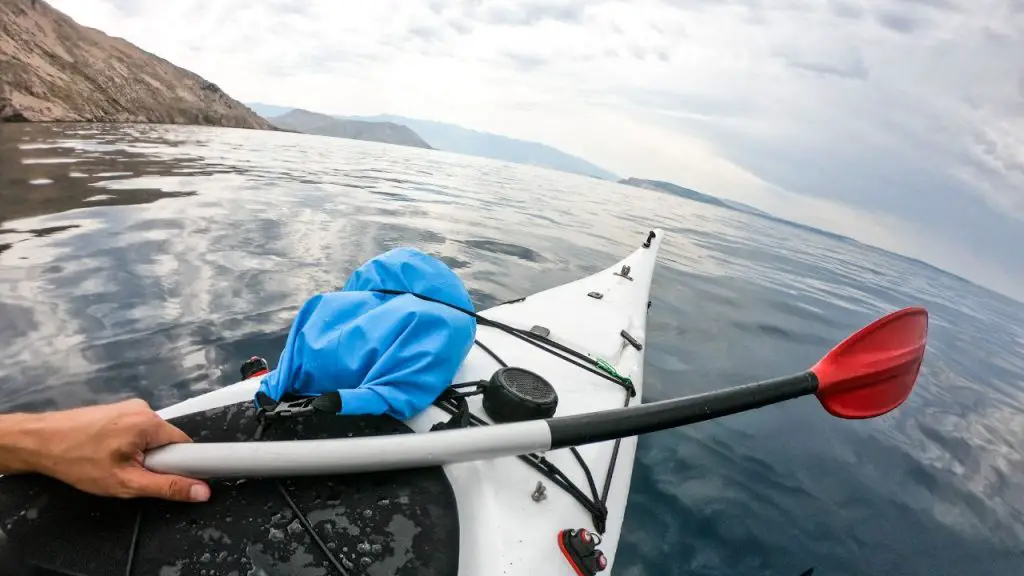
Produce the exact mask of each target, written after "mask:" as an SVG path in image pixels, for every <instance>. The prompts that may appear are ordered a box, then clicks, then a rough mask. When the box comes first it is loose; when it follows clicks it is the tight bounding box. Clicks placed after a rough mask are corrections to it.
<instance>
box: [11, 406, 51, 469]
mask: <svg viewBox="0 0 1024 576" xmlns="http://www.w3.org/2000/svg"><path fill="white" fill-rule="evenodd" d="M44 419H45V417H44V416H41V415H38V414H3V415H0V474H19V473H24V472H38V471H39V461H38V460H39V455H40V450H39V444H40V441H41V439H40V436H41V435H42V428H43V427H44V425H45V424H44V422H43V420H44Z"/></svg>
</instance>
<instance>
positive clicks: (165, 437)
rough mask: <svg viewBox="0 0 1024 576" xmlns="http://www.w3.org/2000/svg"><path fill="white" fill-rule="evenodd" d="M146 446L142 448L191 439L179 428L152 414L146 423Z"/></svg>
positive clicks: (189, 440)
mask: <svg viewBox="0 0 1024 576" xmlns="http://www.w3.org/2000/svg"><path fill="white" fill-rule="evenodd" d="M145 432H146V433H145V438H146V446H145V448H144V450H148V449H150V448H159V447H160V446H164V445H166V444H177V443H180V442H191V441H192V439H191V438H189V437H188V434H185V433H184V432H182V431H181V430H179V429H178V428H177V427H176V426H174V425H173V424H169V423H168V422H167V421H166V420H164V419H163V418H161V417H160V416H157V415H156V414H155V413H154V414H153V418H152V419H151V420H150V421H149V422H148V423H147V425H146V431H145Z"/></svg>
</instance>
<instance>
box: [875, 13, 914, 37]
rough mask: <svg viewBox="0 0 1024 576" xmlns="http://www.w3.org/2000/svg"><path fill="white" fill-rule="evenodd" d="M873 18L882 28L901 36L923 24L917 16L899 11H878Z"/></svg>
mask: <svg viewBox="0 0 1024 576" xmlns="http://www.w3.org/2000/svg"><path fill="white" fill-rule="evenodd" d="M875 18H877V19H878V23H879V24H881V25H882V26H885V27H886V28H888V29H890V30H893V31H895V32H899V33H901V34H910V33H912V32H914V31H915V30H917V29H918V28H920V27H922V26H923V25H924V24H925V20H924V19H923V18H921V17H920V16H919V15H917V14H913V13H911V12H907V11H904V10H899V9H884V10H880V11H879V12H877V13H876V14H875Z"/></svg>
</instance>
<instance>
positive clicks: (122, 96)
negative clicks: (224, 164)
mask: <svg viewBox="0 0 1024 576" xmlns="http://www.w3.org/2000/svg"><path fill="white" fill-rule="evenodd" d="M0 121H40V122H44V121H69V122H156V123H169V124H208V125H215V126H232V127H237V128H259V129H270V128H272V127H271V125H270V124H269V123H268V122H267V121H266V120H264V119H263V118H260V117H259V116H257V115H256V114H255V113H254V112H252V111H251V110H249V109H248V108H246V107H245V106H243V105H242V104H241V103H239V102H238V101H236V100H234V99H232V98H231V97H229V96H228V95H227V94H225V93H224V92H223V91H222V90H221V89H220V88H218V87H217V85H216V84H213V83H212V82H209V81H207V80H204V79H203V78H200V77H199V76H197V75H195V74H193V73H191V72H189V71H188V70H185V69H183V68H179V67H177V66H175V65H174V64H171V63H170V62H168V61H166V60H164V59H162V58H159V57H157V56H154V55H152V54H150V53H148V52H146V51H144V50H141V49H139V48H138V47H137V46H134V45H133V44H130V43H129V42H126V41H124V40H122V39H120V38H111V37H110V36H107V35H106V34H104V33H103V32H100V31H99V30H95V29H92V28H86V27H85V26H80V25H79V24H77V23H76V22H75V21H74V20H72V19H71V18H69V17H68V16H66V15H64V14H63V13H62V12H60V11H58V10H55V9H54V8H52V7H51V6H50V5H48V4H47V3H46V2H44V1H43V0H0Z"/></svg>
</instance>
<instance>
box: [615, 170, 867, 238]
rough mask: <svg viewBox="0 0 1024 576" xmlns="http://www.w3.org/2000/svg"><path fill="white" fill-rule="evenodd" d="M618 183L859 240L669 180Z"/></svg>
mask: <svg viewBox="0 0 1024 576" xmlns="http://www.w3.org/2000/svg"><path fill="white" fill-rule="evenodd" d="M619 184H627V185H629V186H636V187H638V188H646V189H648V190H658V191H661V192H668V193H669V194H674V195H676V196H681V197H683V198H686V199H688V200H693V201H695V202H701V203H703V204H710V205H712V206H719V207H721V208H727V209H729V210H736V211H737V212H745V213H747V214H751V215H753V216H758V217H761V218H765V219H768V220H771V221H773V222H778V223H780V224H784V225H786V226H792V227H794V228H799V229H801V230H806V231H808V232H814V233H815V234H822V235H825V236H828V237H830V238H833V239H836V240H842V241H843V242H854V243H858V244H859V242H857V241H856V240H854V239H853V238H850V237H848V236H843V235H841V234H836V233H835V232H829V231H827V230H822V229H820V228H815V227H814V226H808V225H807V224H800V223H799V222H793V221H792V220H785V219H783V218H779V217H778V216H773V215H771V214H769V213H767V212H765V211H764V210H758V209H757V208H754V207H753V206H749V205H747V204H744V203H742V202H737V201H735V200H725V199H723V198H717V197H715V196H710V195H708V194H704V193H701V192H697V191H696V190H691V189H689V188H683V187H682V186H677V185H675V184H672V183H671V182H663V181H661V180H644V179H642V178H625V179H622V180H619Z"/></svg>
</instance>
